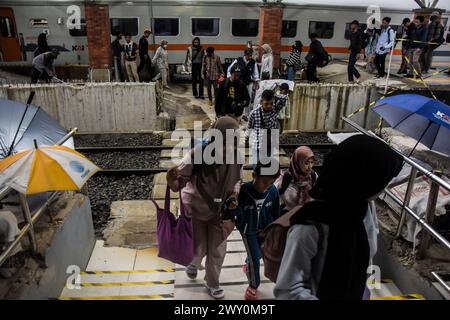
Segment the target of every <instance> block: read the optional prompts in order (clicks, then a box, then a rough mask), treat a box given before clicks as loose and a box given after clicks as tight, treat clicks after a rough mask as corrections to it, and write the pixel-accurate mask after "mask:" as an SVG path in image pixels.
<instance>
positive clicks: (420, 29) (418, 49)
mask: <svg viewBox="0 0 450 320" xmlns="http://www.w3.org/2000/svg"><path fill="white" fill-rule="evenodd" d="M424 21H425V18H424V17H423V16H417V17H416V18H415V19H414V24H415V28H414V29H413V30H412V34H411V41H410V43H409V46H408V59H409V66H408V74H407V75H406V76H405V77H407V78H416V77H420V76H421V75H422V69H421V66H420V55H421V53H422V50H423V48H424V47H425V42H426V40H427V28H426V26H425V24H424Z"/></svg>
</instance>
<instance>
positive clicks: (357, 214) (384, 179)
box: [274, 135, 403, 300]
mask: <svg viewBox="0 0 450 320" xmlns="http://www.w3.org/2000/svg"><path fill="white" fill-rule="evenodd" d="M402 164H403V159H402V157H401V156H400V155H399V154H397V153H396V152H395V151H393V150H392V149H391V148H390V147H389V146H388V145H387V144H385V143H384V142H382V141H380V140H378V139H376V138H372V137H368V136H365V135H356V136H353V137H350V138H348V139H347V140H345V141H344V142H342V143H341V144H340V145H339V146H338V147H337V148H336V149H335V150H333V151H332V152H330V153H329V154H328V156H327V157H326V158H325V160H324V164H323V170H322V172H321V175H320V176H319V178H318V179H317V182H316V184H315V186H314V187H313V188H312V189H311V191H310V195H311V197H312V198H314V199H315V201H312V202H309V203H307V204H306V205H305V206H304V207H303V208H301V209H300V210H299V211H298V212H297V213H296V214H294V215H293V216H292V217H291V225H292V227H291V228H290V230H289V233H288V238H287V241H286V248H285V251H284V255H283V260H282V263H281V267H280V270H279V273H278V279H277V283H276V287H275V291H274V292H275V296H276V297H277V298H278V299H320V300H330V299H346V300H361V299H362V297H363V293H364V289H365V283H366V279H367V276H368V275H367V273H366V271H367V267H368V264H369V244H368V240H367V233H366V230H365V227H364V224H363V219H364V217H365V215H366V212H367V208H368V201H369V200H371V199H373V198H374V197H376V196H377V195H378V194H379V193H380V192H381V191H383V189H384V188H385V187H386V185H387V184H388V183H389V182H390V181H391V180H392V178H394V177H395V176H396V175H397V174H398V173H399V172H400V170H401V167H402Z"/></svg>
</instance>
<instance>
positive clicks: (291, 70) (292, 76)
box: [287, 66, 295, 81]
mask: <svg viewBox="0 0 450 320" xmlns="http://www.w3.org/2000/svg"><path fill="white" fill-rule="evenodd" d="M287 72H288V76H287V77H288V80H289V81H294V80H295V70H294V67H293V66H289V67H288V69H287Z"/></svg>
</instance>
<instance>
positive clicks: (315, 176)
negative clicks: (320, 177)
mask: <svg viewBox="0 0 450 320" xmlns="http://www.w3.org/2000/svg"><path fill="white" fill-rule="evenodd" d="M316 180H317V173H316V172H315V171H314V170H313V171H311V186H312V187H313V186H314V185H315V184H316Z"/></svg>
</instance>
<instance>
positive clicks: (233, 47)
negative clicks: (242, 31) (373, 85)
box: [148, 43, 402, 55]
mask: <svg viewBox="0 0 450 320" xmlns="http://www.w3.org/2000/svg"><path fill="white" fill-rule="evenodd" d="M189 46H190V44H179V43H174V44H170V43H169V46H168V50H169V51H171V50H172V51H184V50H187V48H188V47H189ZM202 46H203V47H204V48H207V47H214V49H216V50H218V51H244V50H245V48H246V45H245V44H221V43H212V44H203V45H202ZM148 47H149V50H156V49H157V48H158V47H159V45H153V44H150V45H149V46H148ZM291 48H292V46H290V45H289V46H281V52H290V51H291ZM308 50H309V46H303V52H308ZM325 50H327V52H328V53H344V54H347V53H349V50H348V48H347V47H325ZM401 54H402V51H401V50H398V49H397V50H394V55H401Z"/></svg>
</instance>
